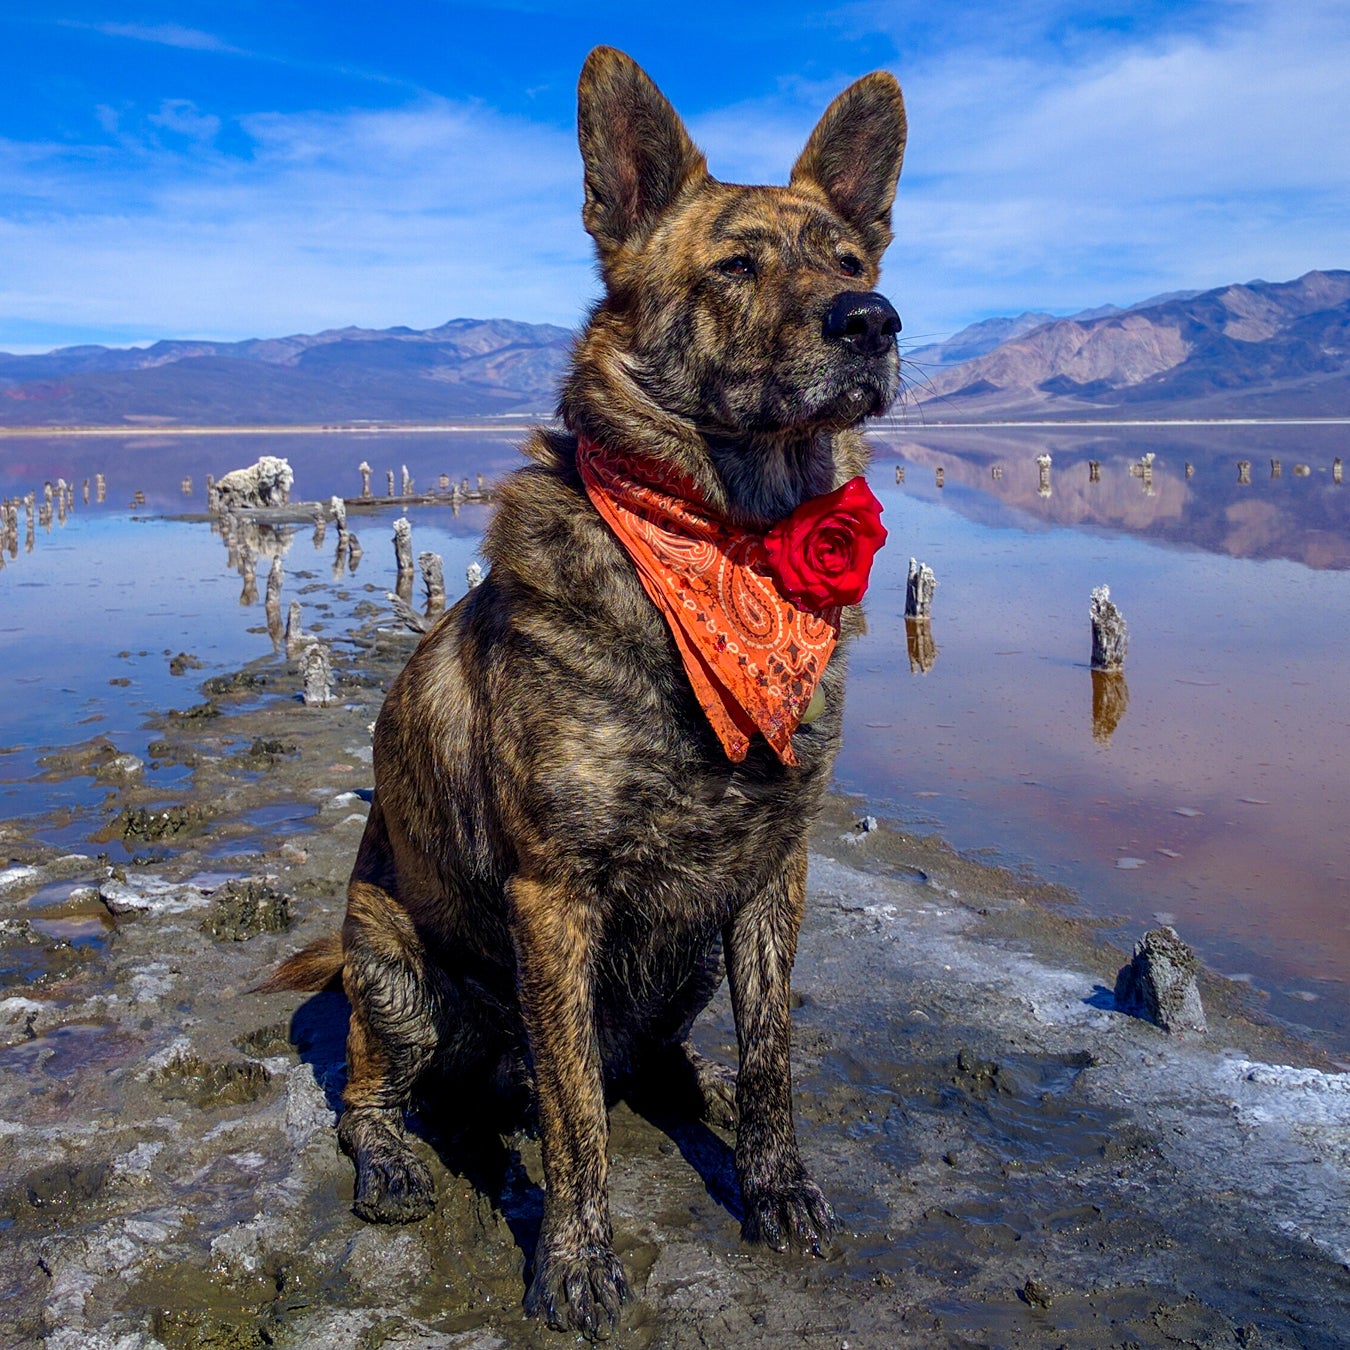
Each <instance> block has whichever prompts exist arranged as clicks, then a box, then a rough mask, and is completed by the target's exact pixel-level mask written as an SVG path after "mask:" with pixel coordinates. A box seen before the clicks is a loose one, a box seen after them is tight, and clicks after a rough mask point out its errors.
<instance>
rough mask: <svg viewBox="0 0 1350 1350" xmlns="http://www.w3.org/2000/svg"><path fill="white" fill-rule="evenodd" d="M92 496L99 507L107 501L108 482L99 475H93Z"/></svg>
mask: <svg viewBox="0 0 1350 1350" xmlns="http://www.w3.org/2000/svg"><path fill="white" fill-rule="evenodd" d="M94 496H95V497H96V498H97V499H98V504H99V505H100V506H102V505H103V503H104V502H106V501H107V500H108V480H107V479H106V478H104V476H103V475H102V474H101V473H96V474H95V475H94Z"/></svg>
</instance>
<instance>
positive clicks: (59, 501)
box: [56, 478, 66, 525]
mask: <svg viewBox="0 0 1350 1350" xmlns="http://www.w3.org/2000/svg"><path fill="white" fill-rule="evenodd" d="M56 519H57V522H58V523H59V524H61V525H64V524H65V523H66V480H65V479H64V478H58V479H57V480H56Z"/></svg>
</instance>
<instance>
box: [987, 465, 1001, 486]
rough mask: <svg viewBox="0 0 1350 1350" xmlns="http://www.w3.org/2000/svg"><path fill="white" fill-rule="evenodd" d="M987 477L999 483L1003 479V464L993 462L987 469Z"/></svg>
mask: <svg viewBox="0 0 1350 1350" xmlns="http://www.w3.org/2000/svg"><path fill="white" fill-rule="evenodd" d="M989 477H990V478H992V479H993V480H994V482H996V483H1001V482H1002V481H1003V465H1002V464H995V465H994V467H993V468H992V469H990V470H989Z"/></svg>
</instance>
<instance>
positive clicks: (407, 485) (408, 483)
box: [402, 464, 413, 497]
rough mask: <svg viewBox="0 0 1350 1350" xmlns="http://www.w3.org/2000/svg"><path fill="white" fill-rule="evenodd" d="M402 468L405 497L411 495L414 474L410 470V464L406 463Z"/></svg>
mask: <svg viewBox="0 0 1350 1350" xmlns="http://www.w3.org/2000/svg"><path fill="white" fill-rule="evenodd" d="M402 469H403V495H404V496H405V497H411V496H412V490H413V480H412V474H410V473H409V472H408V466H407V465H406V464H404V465H402Z"/></svg>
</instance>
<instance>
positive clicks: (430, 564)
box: [417, 553, 445, 619]
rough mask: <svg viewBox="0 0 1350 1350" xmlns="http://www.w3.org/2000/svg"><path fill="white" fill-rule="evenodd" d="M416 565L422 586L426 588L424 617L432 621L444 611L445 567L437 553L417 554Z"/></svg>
mask: <svg viewBox="0 0 1350 1350" xmlns="http://www.w3.org/2000/svg"><path fill="white" fill-rule="evenodd" d="M417 565H418V567H420V568H421V569H422V585H423V586H425V587H426V592H427V608H426V616H427V618H428V619H434V618H435V617H436V616H437V615H438V614H440V613H442V612H443V611H444V609H445V565H444V563H443V562H442V561H441V555H440V554H439V553H419V554H418V555H417Z"/></svg>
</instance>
